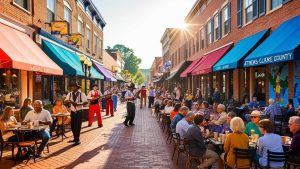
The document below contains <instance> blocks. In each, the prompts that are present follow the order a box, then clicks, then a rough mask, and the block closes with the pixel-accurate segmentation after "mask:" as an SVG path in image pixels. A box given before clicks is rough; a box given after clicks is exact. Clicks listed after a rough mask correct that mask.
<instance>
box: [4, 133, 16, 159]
mask: <svg viewBox="0 0 300 169" xmlns="http://www.w3.org/2000/svg"><path fill="white" fill-rule="evenodd" d="M7 145H11V157H12V159H14V149H15V145H16V142H9V141H5V140H4V139H3V135H2V132H1V130H0V160H1V159H2V155H3V149H4V146H7Z"/></svg>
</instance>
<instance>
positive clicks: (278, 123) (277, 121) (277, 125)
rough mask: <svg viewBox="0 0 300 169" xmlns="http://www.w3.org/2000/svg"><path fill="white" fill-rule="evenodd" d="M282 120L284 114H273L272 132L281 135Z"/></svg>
mask: <svg viewBox="0 0 300 169" xmlns="http://www.w3.org/2000/svg"><path fill="white" fill-rule="evenodd" d="M283 121H284V116H282V115H275V116H274V133H276V134H279V135H281V134H282V125H283Z"/></svg>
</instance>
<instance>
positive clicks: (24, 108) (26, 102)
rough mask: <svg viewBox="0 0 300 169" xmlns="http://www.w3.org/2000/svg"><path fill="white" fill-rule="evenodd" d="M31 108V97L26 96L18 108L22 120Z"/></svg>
mask: <svg viewBox="0 0 300 169" xmlns="http://www.w3.org/2000/svg"><path fill="white" fill-rule="evenodd" d="M31 110H33V107H32V100H31V98H26V99H25V100H24V102H23V105H22V107H21V109H20V116H21V120H22V121H23V120H24V118H25V116H26V115H27V113H28V112H29V111H31Z"/></svg>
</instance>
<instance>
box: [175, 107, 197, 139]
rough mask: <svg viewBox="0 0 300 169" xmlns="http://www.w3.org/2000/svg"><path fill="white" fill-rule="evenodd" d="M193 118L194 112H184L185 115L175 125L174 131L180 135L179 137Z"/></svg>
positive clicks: (181, 136) (183, 134)
mask: <svg viewBox="0 0 300 169" xmlns="http://www.w3.org/2000/svg"><path fill="white" fill-rule="evenodd" d="M193 120H194V113H193V112H189V113H187V114H186V116H185V117H184V118H183V119H182V120H180V121H179V122H178V123H177V125H176V133H178V134H179V135H180V138H184V137H185V134H186V132H187V130H188V128H189V126H190V124H192V122H193Z"/></svg>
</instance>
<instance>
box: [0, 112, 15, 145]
mask: <svg viewBox="0 0 300 169" xmlns="http://www.w3.org/2000/svg"><path fill="white" fill-rule="evenodd" d="M15 125H17V120H16V118H15V117H14V111H13V108H12V107H5V108H4V110H3V114H2V116H1V117H0V130H1V132H2V137H3V139H4V140H7V141H8V142H17V141H18V137H17V136H16V135H14V133H13V132H10V131H7V129H8V128H9V127H13V126H15Z"/></svg>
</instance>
